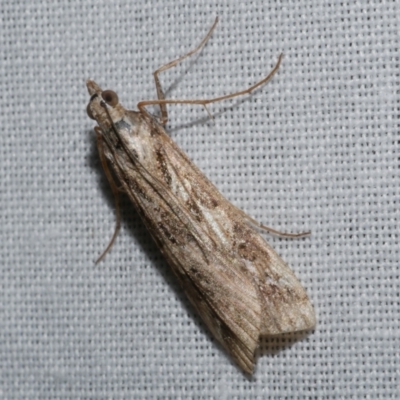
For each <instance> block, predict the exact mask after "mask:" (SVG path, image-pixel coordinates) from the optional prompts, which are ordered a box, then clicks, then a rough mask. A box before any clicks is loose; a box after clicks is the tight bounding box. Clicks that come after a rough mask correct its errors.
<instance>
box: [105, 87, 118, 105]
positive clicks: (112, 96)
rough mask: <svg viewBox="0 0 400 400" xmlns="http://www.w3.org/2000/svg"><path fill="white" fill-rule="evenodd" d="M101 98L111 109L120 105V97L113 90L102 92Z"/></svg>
mask: <svg viewBox="0 0 400 400" xmlns="http://www.w3.org/2000/svg"><path fill="white" fill-rule="evenodd" d="M101 97H102V98H103V100H104V101H105V102H106V103H107V104H108V105H109V106H111V107H115V106H116V105H117V104H118V95H117V93H115V92H113V91H112V90H104V92H101Z"/></svg>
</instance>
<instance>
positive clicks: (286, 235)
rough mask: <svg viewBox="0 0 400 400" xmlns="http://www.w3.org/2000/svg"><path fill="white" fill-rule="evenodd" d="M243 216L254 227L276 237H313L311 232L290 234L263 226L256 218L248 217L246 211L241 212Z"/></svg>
mask: <svg viewBox="0 0 400 400" xmlns="http://www.w3.org/2000/svg"><path fill="white" fill-rule="evenodd" d="M239 211H240V212H241V214H242V215H243V217H244V218H245V219H247V220H248V221H249V222H251V223H252V224H253V225H255V226H257V227H258V228H261V229H263V230H264V231H267V232H269V233H272V234H274V235H277V236H281V237H285V238H291V239H294V238H302V237H305V236H309V235H311V231H307V232H300V233H288V232H282V231H278V230H276V229H274V228H270V227H269V226H266V225H263V224H261V223H260V222H258V221H257V220H255V219H254V218H252V217H250V215H247V214H246V213H245V212H244V211H242V210H240V209H239Z"/></svg>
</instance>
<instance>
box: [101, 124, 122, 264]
mask: <svg viewBox="0 0 400 400" xmlns="http://www.w3.org/2000/svg"><path fill="white" fill-rule="evenodd" d="M94 130H95V132H96V139H97V140H96V142H97V149H98V151H99V155H100V161H101V165H102V166H103V170H104V173H105V174H106V177H107V180H108V183H109V184H110V186H111V190H112V192H113V195H114V200H115V214H116V221H115V229H114V234H113V235H112V238H111V240H110V242H109V243H108V245H107V247H106V248H105V250H104V251H103V252H102V253H101V255H100V257H99V258H98V259H97V260H96V264H97V263H99V262H100V261H101V260H102V259H103V258H104V256H105V255H106V254H107V253H108V251H109V250H110V249H111V247H112V245H113V244H114V242H115V239H116V238H117V235H118V232H119V230H120V228H121V210H120V207H119V194H118V192H119V189H118V187H117V185H116V183H115V181H114V179H113V177H112V174H111V172H110V169H109V167H108V164H107V159H106V157H105V155H104V141H103V139H102V134H101V129H100V127H98V126H96V127H95V128H94Z"/></svg>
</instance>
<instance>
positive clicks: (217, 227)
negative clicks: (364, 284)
mask: <svg viewBox="0 0 400 400" xmlns="http://www.w3.org/2000/svg"><path fill="white" fill-rule="evenodd" d="M164 150H165V157H166V158H167V159H168V163H167V165H168V166H169V171H170V174H171V175H173V177H174V179H173V180H174V181H175V182H179V190H177V195H178V196H179V193H184V192H186V193H187V194H188V199H189V200H186V202H185V206H186V207H188V208H189V209H191V212H192V213H194V214H195V216H197V218H198V219H199V221H201V224H202V226H203V227H204V228H205V230H206V232H207V234H208V235H209V236H210V237H217V238H218V239H217V240H220V243H221V246H224V248H225V249H230V251H231V253H233V257H235V256H234V254H236V255H237V257H236V258H237V259H239V260H241V261H242V262H243V264H244V265H245V266H246V268H247V270H248V272H249V273H250V274H251V275H252V276H253V277H254V281H253V284H254V285H256V286H257V290H258V292H259V296H260V301H261V304H262V308H263V312H262V324H261V334H263V335H276V334H280V333H286V332H296V331H302V330H309V329H312V328H314V326H315V323H316V319H315V312H314V309H313V306H312V304H311V302H310V300H309V298H308V296H307V293H306V291H305V289H304V288H303V286H302V285H301V283H300V282H299V280H298V279H297V278H296V276H295V275H294V273H293V272H292V270H291V269H290V268H289V267H288V265H287V264H286V263H285V262H284V261H283V260H282V258H281V257H280V256H279V255H278V254H277V253H276V252H275V250H274V249H273V248H272V247H271V246H270V245H269V244H268V243H267V242H266V241H265V240H264V238H263V237H262V236H261V235H260V233H259V231H258V230H257V229H256V228H255V227H254V224H253V223H252V218H251V217H249V216H248V215H247V214H246V213H244V212H243V211H242V210H240V209H239V208H237V207H236V206H234V205H233V204H232V203H230V202H229V201H228V200H226V199H225V198H224V197H223V196H222V194H221V193H220V192H219V191H218V189H217V188H216V187H215V186H214V185H213V184H212V183H211V182H210V181H209V180H208V179H207V177H205V176H204V174H203V173H202V172H201V171H200V170H199V169H198V168H197V167H196V165H194V164H193V163H192V162H191V161H190V159H189V158H188V157H187V156H186V154H185V153H184V152H183V151H182V150H181V149H180V148H179V147H178V146H177V145H176V144H175V143H174V142H173V141H172V140H171V139H170V138H169V137H168V136H167V138H166V140H165V147H164ZM177 171H179V172H178V173H177ZM182 171H183V173H182ZM237 264H238V263H237ZM239 265H240V263H239ZM231 268H237V267H236V266H235V267H234V266H231Z"/></svg>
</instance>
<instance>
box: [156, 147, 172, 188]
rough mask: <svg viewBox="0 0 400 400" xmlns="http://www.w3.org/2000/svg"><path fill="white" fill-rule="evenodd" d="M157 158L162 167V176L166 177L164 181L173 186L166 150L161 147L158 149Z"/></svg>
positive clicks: (159, 165)
mask: <svg viewBox="0 0 400 400" xmlns="http://www.w3.org/2000/svg"><path fill="white" fill-rule="evenodd" d="M156 159H157V164H158V167H159V168H160V170H161V173H162V176H163V178H164V182H165V183H166V184H167V185H168V186H171V183H172V177H171V174H170V173H169V171H168V165H167V162H166V159H165V157H164V152H163V151H162V149H161V148H158V149H156Z"/></svg>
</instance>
